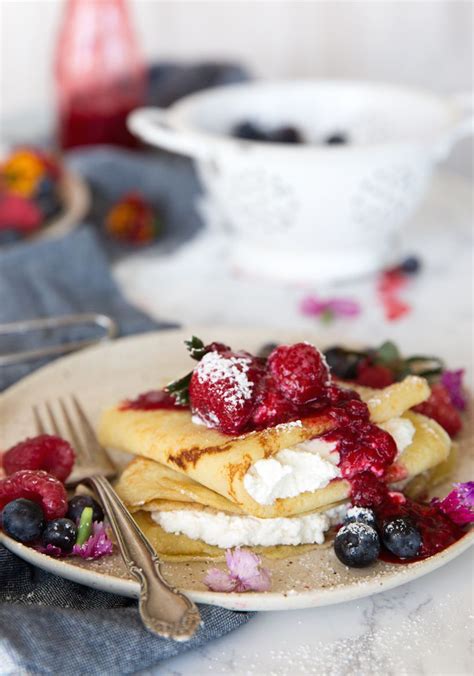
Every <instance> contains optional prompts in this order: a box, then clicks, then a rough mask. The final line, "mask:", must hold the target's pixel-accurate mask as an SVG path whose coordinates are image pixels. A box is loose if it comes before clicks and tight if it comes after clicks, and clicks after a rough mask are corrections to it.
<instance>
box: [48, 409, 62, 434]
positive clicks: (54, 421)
mask: <svg viewBox="0 0 474 676" xmlns="http://www.w3.org/2000/svg"><path fill="white" fill-rule="evenodd" d="M45 408H46V411H47V412H48V416H49V421H50V425H51V428H52V430H53V432H54V434H57V435H58V437H61V436H62V434H61V430H60V428H59V425H58V422H57V419H56V417H55V415H54V412H53V409H52V407H51V404H50V403H49V402H46V403H45Z"/></svg>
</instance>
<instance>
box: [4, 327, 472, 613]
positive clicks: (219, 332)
mask: <svg viewBox="0 0 474 676" xmlns="http://www.w3.org/2000/svg"><path fill="white" fill-rule="evenodd" d="M196 332H197V333H199V334H200V335H204V336H214V337H215V336H219V339H220V340H224V341H227V342H232V339H233V340H234V343H235V344H237V342H239V341H241V342H242V343H245V342H250V341H251V342H252V343H254V342H259V341H264V340H265V339H268V337H269V334H270V333H272V332H270V331H269V330H268V329H264V330H260V329H258V330H257V329H232V328H230V327H225V328H220V327H213V328H206V327H199V329H194V330H193V329H192V328H189V329H185V330H178V331H166V332H164V333H163V332H161V331H160V332H155V333H147V334H142V335H137V336H131V337H127V338H122V339H119V340H117V341H115V342H114V343H107V344H105V345H100V346H97V347H93V348H89V349H87V350H83V351H82V352H80V353H76V354H73V355H69V356H67V357H63V358H62V359H59V360H57V361H55V362H53V363H52V364H49V365H47V366H45V367H43V368H41V369H38V370H37V371H35V372H34V373H32V374H30V375H29V376H27V377H26V378H24V379H22V380H21V381H19V382H18V383H16V384H15V385H13V386H12V387H10V388H8V389H7V390H5V391H4V392H3V393H2V394H1V395H0V422H1V420H2V410H3V409H4V406H5V404H6V403H7V402H8V401H9V399H10V398H12V397H16V396H18V394H19V393H21V392H22V391H26V390H30V392H31V390H33V391H34V390H35V388H36V387H37V386H38V385H40V383H41V381H42V380H43V378H44V377H52V378H53V379H54V377H55V375H56V374H58V375H60V373H61V372H62V371H63V370H64V367H66V369H67V371H68V373H69V374H70V376H71V375H72V377H73V376H74V369H75V368H77V369H81V368H82V363H83V362H84V361H86V362H87V359H88V356H89V355H91V353H97V352H98V353H100V355H101V356H102V355H105V353H109V355H110V351H111V350H112V351H117V352H120V348H121V346H124V345H125V343H126V344H127V348H129V347H130V343H131V344H133V345H135V344H136V349H137V352H138V353H140V352H141V351H142V350H143V349H145V350H146V343H148V342H152V341H160V340H161V339H162V338H163V336H164V335H166V337H167V340H166V341H164V342H165V343H166V342H169V339H171V340H172V341H176V342H178V343H179V342H181V343H182V341H183V340H184V338H186V337H188V336H189V335H190V334H192V333H196ZM273 333H274V334H276V337H277V338H278V339H280V340H300V339H302V338H306V339H312V340H313V341H317V338H316V337H315V335H314V334H312V335H311V336H309V335H308V334H307V333H306V334H304V333H302V332H300V333H295V332H294V331H281V330H278V331H276V332H273ZM320 342H322V341H320ZM346 342H347V339H346ZM60 380H61V379H60V378H59V384H58V389H59V392H58V394H60V393H63V390H62V389H61V388H62V387H63V385H62V384H61V382H60ZM0 543H2V544H3V545H4V546H5V547H6V548H7V549H9V550H10V551H11V552H12V553H14V554H16V555H17V556H19V557H20V558H21V559H23V560H24V561H26V562H28V563H31V564H33V565H35V566H38V567H39V568H42V569H43V570H46V571H48V572H50V573H53V574H55V575H59V576H60V577H63V578H65V579H68V580H71V581H73V582H77V583H79V584H83V585H86V586H88V587H91V588H93V589H98V590H101V591H105V592H110V593H114V594H120V595H122V596H127V597H132V598H134V597H137V596H138V590H139V587H138V583H136V582H135V581H133V580H127V579H124V578H120V577H118V576H115V575H111V574H106V573H102V572H98V571H96V570H88V569H87V568H82V567H78V566H76V565H73V564H71V563H69V562H68V561H67V560H59V559H55V558H53V557H50V556H47V555H45V554H41V553H40V552H38V551H36V550H34V549H32V548H30V547H27V546H25V545H22V544H21V543H18V542H16V541H15V540H12V539H11V538H9V537H8V536H7V535H5V533H3V532H1V531H0ZM472 544H474V529H473V530H470V531H469V532H468V533H466V535H465V536H464V537H463V538H462V539H461V540H459V541H458V542H456V543H454V544H453V545H452V546H451V547H448V549H446V550H444V551H443V552H441V553H439V554H437V555H436V556H433V557H431V558H429V559H425V560H424V561H418V562H415V563H411V564H407V565H400V564H394V565H393V574H391V575H385V576H383V577H379V576H377V575H374V578H373V579H372V580H367V579H364V580H363V581H359V582H358V581H352V582H348V583H347V584H344V585H342V586H340V587H332V588H329V589H321V588H318V589H312V590H311V589H310V590H307V591H304V592H297V591H293V590H288V591H286V592H265V593H256V592H252V593H245V594H237V593H232V594H228V593H217V592H210V591H205V590H195V589H192V590H191V589H183V591H184V592H185V593H186V594H188V595H189V596H190V598H192V599H193V600H194V601H196V602H197V603H205V604H210V605H217V606H222V607H224V608H228V609H232V610H241V611H252V610H259V611H261V610H268V611H271V610H291V609H297V608H313V607H318V606H325V605H332V604H336V603H342V602H345V601H352V600H355V599H360V598H363V597H366V596H371V595H373V594H377V593H379V592H382V591H386V590H388V589H393V588H394V587H398V586H400V585H402V584H405V583H407V582H410V581H412V580H415V579H417V578H419V577H421V576H423V575H426V574H428V573H430V572H432V571H434V570H436V569H437V568H440V567H441V566H444V565H445V564H447V563H449V561H452V560H453V559H454V558H456V557H457V556H459V555H460V554H462V553H463V552H464V551H466V550H467V549H468V548H469V547H470V546H471V545H472Z"/></svg>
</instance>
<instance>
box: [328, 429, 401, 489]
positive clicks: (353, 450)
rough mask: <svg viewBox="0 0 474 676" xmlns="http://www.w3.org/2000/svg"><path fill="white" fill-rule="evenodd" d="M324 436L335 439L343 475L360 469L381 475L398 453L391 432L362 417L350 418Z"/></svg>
mask: <svg viewBox="0 0 474 676" xmlns="http://www.w3.org/2000/svg"><path fill="white" fill-rule="evenodd" d="M324 438H325V439H326V440H327V441H335V442H336V443H337V451H338V453H339V455H340V462H339V468H340V470H341V474H342V476H343V477H344V478H345V479H350V478H352V477H353V476H355V475H356V474H359V473H360V472H372V473H373V474H375V475H376V476H378V477H381V476H383V475H384V473H385V472H386V470H387V467H389V465H391V464H392V462H393V460H394V459H395V456H396V454H397V447H396V444H395V441H394V440H393V438H392V437H391V436H390V434H388V432H385V431H384V430H382V429H380V427H377V426H376V425H372V424H371V423H367V422H364V421H356V422H352V424H350V425H349V426H347V427H343V428H340V429H338V430H335V431H334V432H330V433H329V434H327V435H326V436H325V437H324Z"/></svg>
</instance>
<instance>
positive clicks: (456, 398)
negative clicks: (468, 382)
mask: <svg viewBox="0 0 474 676" xmlns="http://www.w3.org/2000/svg"><path fill="white" fill-rule="evenodd" d="M463 376H464V369H458V370H457V371H443V373H442V375H441V379H440V380H441V384H442V385H443V386H444V388H445V390H446V391H447V392H448V394H449V398H450V399H451V403H452V405H453V406H455V407H456V408H458V409H459V410H460V411H464V409H465V408H466V397H465V396H464V392H463V389H462V379H463Z"/></svg>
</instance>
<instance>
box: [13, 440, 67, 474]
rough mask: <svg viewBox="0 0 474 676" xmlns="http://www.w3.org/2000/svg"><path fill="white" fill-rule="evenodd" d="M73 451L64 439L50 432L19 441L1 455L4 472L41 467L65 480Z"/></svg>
mask: <svg viewBox="0 0 474 676" xmlns="http://www.w3.org/2000/svg"><path fill="white" fill-rule="evenodd" d="M74 459H75V453H74V451H73V449H72V446H71V445H70V444H69V443H68V442H67V441H64V439H60V438H59V437H55V436H52V435H50V434H41V435H40V436H39V437H33V438H32V439H26V440H25V441H21V442H20V443H19V444H17V445H16V446H13V448H10V450H9V451H7V452H6V453H5V455H4V456H3V468H4V470H5V473H6V474H14V472H18V470H20V469H35V470H36V469H43V470H45V471H46V472H48V473H49V474H52V475H53V476H55V477H56V478H57V479H59V480H60V481H63V482H64V481H66V479H67V478H68V476H69V475H70V473H71V470H72V468H73V465H74Z"/></svg>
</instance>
